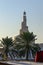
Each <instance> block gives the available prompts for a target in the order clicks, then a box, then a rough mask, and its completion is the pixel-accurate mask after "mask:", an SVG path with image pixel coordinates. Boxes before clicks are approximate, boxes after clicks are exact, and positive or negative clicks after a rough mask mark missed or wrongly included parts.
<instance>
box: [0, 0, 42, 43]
mask: <svg viewBox="0 0 43 65" xmlns="http://www.w3.org/2000/svg"><path fill="white" fill-rule="evenodd" d="M24 10H25V11H26V13H27V25H28V27H29V28H28V29H29V31H31V32H33V33H34V34H35V35H37V41H36V42H39V43H42V42H43V0H0V39H2V37H6V36H9V37H13V38H14V36H16V35H18V34H19V30H20V28H21V22H22V16H23V12H24Z"/></svg>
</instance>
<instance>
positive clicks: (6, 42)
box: [1, 36, 13, 59]
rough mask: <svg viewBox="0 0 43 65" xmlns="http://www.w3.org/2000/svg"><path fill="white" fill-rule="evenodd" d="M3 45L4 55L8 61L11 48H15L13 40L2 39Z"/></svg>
mask: <svg viewBox="0 0 43 65" xmlns="http://www.w3.org/2000/svg"><path fill="white" fill-rule="evenodd" d="M1 43H2V44H3V45H4V54H5V55H6V59H7V57H8V52H9V48H10V47H11V46H13V40H12V38H8V36H7V37H6V38H2V40H1Z"/></svg>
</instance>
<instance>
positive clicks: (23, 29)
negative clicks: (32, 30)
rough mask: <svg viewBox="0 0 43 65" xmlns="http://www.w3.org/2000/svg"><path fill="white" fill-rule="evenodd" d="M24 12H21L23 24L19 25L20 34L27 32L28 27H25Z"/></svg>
mask: <svg viewBox="0 0 43 65" xmlns="http://www.w3.org/2000/svg"><path fill="white" fill-rule="evenodd" d="M26 22H27V20H26V12H25V11H24V12H23V22H22V24H21V30H20V34H22V33H23V32H27V31H28V26H27V25H26Z"/></svg>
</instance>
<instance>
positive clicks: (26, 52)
mask: <svg viewBox="0 0 43 65" xmlns="http://www.w3.org/2000/svg"><path fill="white" fill-rule="evenodd" d="M26 60H28V49H26Z"/></svg>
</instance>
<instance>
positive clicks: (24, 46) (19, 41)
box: [15, 32, 39, 60]
mask: <svg viewBox="0 0 43 65" xmlns="http://www.w3.org/2000/svg"><path fill="white" fill-rule="evenodd" d="M35 37H36V35H34V34H33V32H31V33H30V32H24V33H23V34H21V35H19V36H18V37H16V38H15V43H16V48H17V49H19V51H20V55H24V53H25V54H26V60H28V55H29V53H30V50H31V51H37V50H39V47H38V46H36V45H35V44H34V43H33V42H34V41H35ZM36 48H37V50H36ZM21 53H22V54H21Z"/></svg>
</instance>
